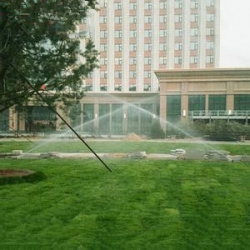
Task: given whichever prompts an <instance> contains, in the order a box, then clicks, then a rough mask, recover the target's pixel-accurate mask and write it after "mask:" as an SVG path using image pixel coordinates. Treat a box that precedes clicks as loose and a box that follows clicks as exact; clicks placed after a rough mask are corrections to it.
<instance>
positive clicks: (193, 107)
mask: <svg viewBox="0 0 250 250" xmlns="http://www.w3.org/2000/svg"><path fill="white" fill-rule="evenodd" d="M188 110H189V111H204V110H205V95H189V96H188Z"/></svg>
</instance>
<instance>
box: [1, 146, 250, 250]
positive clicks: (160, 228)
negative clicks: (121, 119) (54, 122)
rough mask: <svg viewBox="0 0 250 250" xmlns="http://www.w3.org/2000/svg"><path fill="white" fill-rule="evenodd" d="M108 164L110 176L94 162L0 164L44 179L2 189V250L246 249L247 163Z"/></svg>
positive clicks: (249, 243)
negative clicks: (36, 174)
mask: <svg viewBox="0 0 250 250" xmlns="http://www.w3.org/2000/svg"><path fill="white" fill-rule="evenodd" d="M4 143H5V142H2V148H4V145H3V144H4ZM9 143H10V144H11V143H12V147H11V146H10V145H9V144H8V145H9V146H8V147H9V148H12V149H13V148H14V149H20V148H19V147H21V146H22V147H23V148H22V149H23V150H26V149H30V148H31V145H30V143H29V142H25V143H24V142H23V143H21V144H18V145H17V144H15V143H16V142H9ZM18 143H20V142H18ZM138 143H139V142H136V144H137V146H135V145H133V146H134V148H132V150H135V149H137V150H138V149H139V148H140V149H141V150H143V149H145V148H144V147H143V144H140V145H139V144H138ZM141 143H142V142H141ZM132 144H133V143H132ZM132 144H131V145H132ZM144 144H145V142H144ZM15 145H16V146H17V147H16V148H15ZM92 145H93V144H92ZM127 145H128V144H126V146H127ZM145 145H146V144H145ZM145 145H144V146H145ZM147 145H148V144H147ZM157 145H158V144H157V143H156V144H151V145H150V146H148V151H150V149H151V150H152V151H151V152H154V150H156V148H157V147H158V146H157ZM163 145H164V149H163V150H166V149H165V148H166V147H169V148H168V149H167V150H169V149H170V148H173V147H174V148H175V147H179V146H180V145H174V146H173V145H165V144H161V147H163ZM133 146H131V147H133ZM189 146H191V145H190V144H189ZM229 146H232V145H229ZM235 146H237V147H238V146H239V147H242V149H240V148H239V149H237V150H239V151H241V152H242V150H245V151H244V152H247V149H246V147H247V146H240V145H235ZM99 147H100V146H99ZM123 147H124V144H123ZM123 147H122V145H119V146H118V145H117V146H116V148H117V149H119V151H117V152H120V150H121V149H122V148H123ZM136 147H138V148H136ZM194 147H195V145H194ZM221 147H222V146H220V148H221ZM225 148H226V145H223V148H221V149H225ZM100 150H101V151H102V150H103V148H101V147H100ZM105 150H108V147H106V149H105ZM109 150H111V146H110V145H109ZM126 150H128V149H126ZM53 151H57V150H53ZM162 152H163V151H162ZM105 162H106V164H107V165H108V166H109V167H110V168H111V169H112V172H111V173H110V172H109V171H107V170H106V169H105V168H104V166H102V164H101V163H100V162H99V161H98V160H97V159H89V160H72V159H70V160H68V159H32V160H31V159H29V160H27V159H21V160H15V159H1V160H0V169H31V170H40V171H43V172H44V173H45V174H46V176H47V179H45V180H43V181H40V182H37V183H33V184H31V183H22V184H12V185H3V186H0V249H93V250H95V249H125V250H126V249H131V250H132V249H143V250H144V249H150V250H151V249H154V250H155V249H156V250H157V249H178V250H179V249H187V250H188V249H199V250H200V249H219V250H220V249H226V250H228V249H233V250H235V249H250V192H249V190H250V164H249V163H243V162H242V163H229V162H202V161H166V160H146V159H143V160H133V159H105Z"/></svg>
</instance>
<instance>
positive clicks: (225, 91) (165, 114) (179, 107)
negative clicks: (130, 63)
mask: <svg viewBox="0 0 250 250" xmlns="http://www.w3.org/2000/svg"><path fill="white" fill-rule="evenodd" d="M155 74H156V75H157V77H158V79H159V82H160V85H161V91H160V117H161V121H162V127H163V128H164V129H165V130H166V129H167V126H168V123H173V124H175V123H178V122H180V121H182V120H203V121H206V122H211V121H212V120H217V119H220V120H227V121H230V120H234V121H238V122H241V123H243V124H249V118H250V69H196V70H192V69H189V70H167V71H156V73H155ZM165 121H167V122H168V123H167V122H165Z"/></svg>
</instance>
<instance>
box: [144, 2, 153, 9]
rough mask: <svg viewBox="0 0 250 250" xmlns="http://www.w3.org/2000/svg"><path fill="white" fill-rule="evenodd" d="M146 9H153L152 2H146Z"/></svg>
mask: <svg viewBox="0 0 250 250" xmlns="http://www.w3.org/2000/svg"><path fill="white" fill-rule="evenodd" d="M144 9H145V10H151V9H152V3H144Z"/></svg>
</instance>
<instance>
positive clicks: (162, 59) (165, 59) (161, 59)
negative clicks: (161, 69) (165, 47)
mask: <svg viewBox="0 0 250 250" xmlns="http://www.w3.org/2000/svg"><path fill="white" fill-rule="evenodd" d="M159 63H160V64H161V65H166V64H167V58H166V57H160V58H159Z"/></svg>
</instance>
